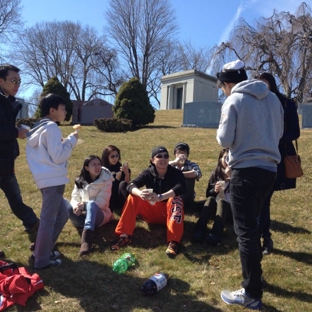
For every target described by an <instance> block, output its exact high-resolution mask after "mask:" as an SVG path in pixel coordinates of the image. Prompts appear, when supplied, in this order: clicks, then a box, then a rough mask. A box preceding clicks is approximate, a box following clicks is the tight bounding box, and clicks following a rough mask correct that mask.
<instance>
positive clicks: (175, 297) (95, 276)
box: [19, 257, 222, 312]
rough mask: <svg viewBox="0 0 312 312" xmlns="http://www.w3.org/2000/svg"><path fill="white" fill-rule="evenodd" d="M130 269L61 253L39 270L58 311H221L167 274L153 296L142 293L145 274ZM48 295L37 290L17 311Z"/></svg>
mask: <svg viewBox="0 0 312 312" xmlns="http://www.w3.org/2000/svg"><path fill="white" fill-rule="evenodd" d="M133 270H134V269H132V270H131V269H130V270H129V271H127V272H126V273H124V274H118V273H115V272H113V271H112V268H111V267H109V266H107V265H105V264H99V263H97V262H92V261H89V260H78V261H72V260H70V259H68V258H65V257H63V264H62V265H61V266H60V267H57V268H49V269H46V270H41V271H39V273H40V276H41V278H42V279H43V280H44V282H45V286H47V287H49V288H50V289H51V290H53V291H52V292H53V293H54V294H52V295H55V293H57V297H56V300H55V299H54V298H53V300H55V301H54V303H55V308H56V310H55V311H57V307H58V306H59V311H63V310H64V309H65V310H67V311H86V312H93V311H110V310H118V311H132V310H133V309H149V311H150V310H151V311H181V310H185V311H222V310H220V309H217V308H215V307H213V306H211V305H210V304H207V303H204V302H202V301H200V300H199V299H198V298H197V295H190V294H187V292H188V291H189V289H190V285H189V284H188V283H187V282H185V281H183V280H181V279H177V278H169V280H168V285H167V286H166V287H165V288H164V289H162V290H161V291H160V292H159V293H157V294H156V295H155V296H153V297H145V296H143V295H142V293H141V292H140V286H141V285H142V284H143V283H144V282H145V281H146V277H144V278H140V277H137V276H134V274H132V271H133ZM39 296H40V297H44V296H51V292H48V291H45V290H43V291H39V292H37V293H36V294H35V295H34V296H33V297H31V298H30V299H29V301H28V303H27V309H26V308H21V309H20V310H19V311H30V310H31V311H34V310H36V311H37V310H40V309H41V307H40V306H39V305H38V303H37V300H38V298H39ZM66 307H67V308H66Z"/></svg>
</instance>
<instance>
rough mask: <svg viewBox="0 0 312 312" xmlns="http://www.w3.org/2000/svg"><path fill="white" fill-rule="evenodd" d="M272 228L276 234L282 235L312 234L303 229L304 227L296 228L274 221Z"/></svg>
mask: <svg viewBox="0 0 312 312" xmlns="http://www.w3.org/2000/svg"><path fill="white" fill-rule="evenodd" d="M270 227H271V229H272V230H274V231H276V232H282V233H294V234H311V231H309V230H307V229H305V228H302V227H294V226H292V225H290V224H287V223H282V222H279V221H275V220H272V221H271V224H270Z"/></svg>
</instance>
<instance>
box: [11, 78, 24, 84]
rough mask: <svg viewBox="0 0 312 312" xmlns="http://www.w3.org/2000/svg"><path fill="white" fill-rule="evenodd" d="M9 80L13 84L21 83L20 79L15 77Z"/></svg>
mask: <svg viewBox="0 0 312 312" xmlns="http://www.w3.org/2000/svg"><path fill="white" fill-rule="evenodd" d="M10 81H11V82H12V83H13V84H15V85H20V84H21V83H22V81H21V80H17V79H11V80H10Z"/></svg>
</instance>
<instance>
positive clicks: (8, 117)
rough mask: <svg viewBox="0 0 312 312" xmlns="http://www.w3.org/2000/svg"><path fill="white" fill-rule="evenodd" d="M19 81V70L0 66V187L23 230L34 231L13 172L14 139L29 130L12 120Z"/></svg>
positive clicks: (31, 213)
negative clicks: (18, 126) (18, 125)
mask: <svg viewBox="0 0 312 312" xmlns="http://www.w3.org/2000/svg"><path fill="white" fill-rule="evenodd" d="M20 84H21V79H20V75H19V69H18V68H17V67H15V66H13V65H9V64H2V65H0V188H1V189H2V191H3V192H4V194H5V196H6V198H7V199H8V202H9V205H10V207H11V210H12V212H13V213H14V214H15V215H16V216H17V217H18V218H19V219H20V220H22V222H23V225H24V227H25V230H26V232H28V233H29V234H31V233H33V232H36V231H37V229H38V226H39V220H38V218H37V217H36V214H35V213H34V211H33V209H32V208H30V207H28V206H27V205H25V204H24V203H23V200H22V196H21V192H20V188H19V185H18V182H17V180H16V176H15V172H14V162H15V159H16V158H17V156H18V155H19V147H18V143H17V138H20V139H25V138H26V132H27V131H28V130H25V129H22V128H17V127H16V126H15V119H16V116H17V114H18V112H19V111H20V109H21V108H22V105H21V104H20V103H19V102H17V101H16V99H15V95H16V93H17V91H18V89H19V86H20Z"/></svg>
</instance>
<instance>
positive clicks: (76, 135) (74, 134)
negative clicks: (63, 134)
mask: <svg viewBox="0 0 312 312" xmlns="http://www.w3.org/2000/svg"><path fill="white" fill-rule="evenodd" d="M70 135H73V136H74V137H76V138H77V139H78V131H75V132H72V133H71V134H70Z"/></svg>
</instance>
